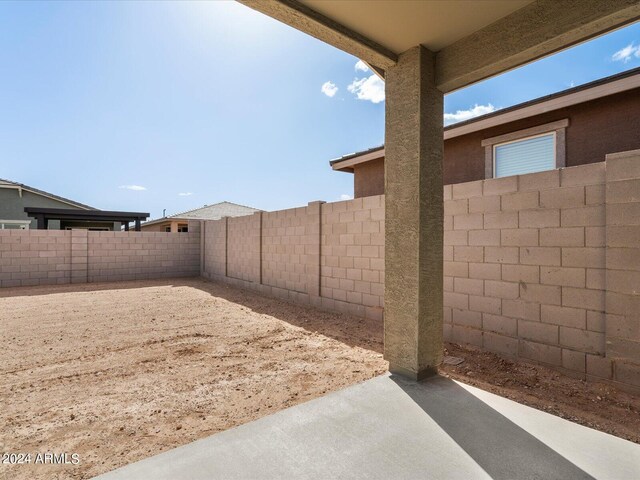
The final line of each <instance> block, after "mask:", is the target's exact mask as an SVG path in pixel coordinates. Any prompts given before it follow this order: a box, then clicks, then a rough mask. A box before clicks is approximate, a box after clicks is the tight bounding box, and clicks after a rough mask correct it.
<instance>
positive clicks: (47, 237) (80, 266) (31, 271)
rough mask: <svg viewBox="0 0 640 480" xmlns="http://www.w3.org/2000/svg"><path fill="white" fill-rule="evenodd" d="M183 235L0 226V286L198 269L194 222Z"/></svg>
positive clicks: (197, 229) (181, 273) (179, 273)
mask: <svg viewBox="0 0 640 480" xmlns="http://www.w3.org/2000/svg"><path fill="white" fill-rule="evenodd" d="M189 229H190V232H189V233H164V232H157V233H154V232H131V231H130V232H93V231H87V230H69V231H64V230H0V286H2V287H13V286H33V285H49V284H65V283H87V282H107V281H121V280H142V279H150V278H160V277H180V276H197V275H199V273H200V222H190V225H189Z"/></svg>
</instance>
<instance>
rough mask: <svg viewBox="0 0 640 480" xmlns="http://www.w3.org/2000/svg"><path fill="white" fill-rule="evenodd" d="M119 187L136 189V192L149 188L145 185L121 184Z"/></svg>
mask: <svg viewBox="0 0 640 480" xmlns="http://www.w3.org/2000/svg"><path fill="white" fill-rule="evenodd" d="M118 188H122V189H124V190H134V191H136V192H141V191H142V190H146V189H147V187H143V186H141V185H120V186H119V187H118Z"/></svg>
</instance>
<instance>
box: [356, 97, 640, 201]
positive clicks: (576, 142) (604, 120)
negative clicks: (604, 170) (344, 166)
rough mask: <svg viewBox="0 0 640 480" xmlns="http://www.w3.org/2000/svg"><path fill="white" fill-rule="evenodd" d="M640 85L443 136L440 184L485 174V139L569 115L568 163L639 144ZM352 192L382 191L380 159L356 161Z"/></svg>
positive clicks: (598, 157) (592, 159) (361, 194)
mask: <svg viewBox="0 0 640 480" xmlns="http://www.w3.org/2000/svg"><path fill="white" fill-rule="evenodd" d="M638 112H640V89H635V90H631V91H628V92H623V93H618V94H615V95H609V96H607V97H602V98H598V99H596V100H592V101H588V102H584V103H580V104H577V105H573V106H571V107H567V108H562V109H559V110H554V111H551V112H548V113H545V114H542V115H535V116H532V117H529V118H524V119H522V120H516V121H513V122H509V123H506V124H504V125H499V126H496V127H492V128H488V129H485V130H481V131H478V132H472V133H468V134H466V135H461V136H459V137H453V138H450V139H447V140H445V141H444V164H443V168H444V170H443V183H444V185H451V184H457V183H465V182H472V181H476V180H483V179H484V178H485V148H484V147H483V146H482V145H481V143H482V141H483V140H485V139H487V138H492V137H497V136H499V135H504V134H508V133H512V132H517V131H519V130H524V129H527V128H531V127H535V126H538V125H545V124H548V123H551V122H554V121H557V120H563V119H568V120H569V126H568V127H567V128H566V166H567V167H574V166H577V165H586V164H589V163H596V162H602V161H604V158H605V155H607V154H608V153H614V152H625V151H630V150H635V149H638V148H640V134H638V132H640V115H638ZM353 170H354V173H353V174H354V196H355V197H356V198H358V197H364V196H368V195H381V194H383V193H384V160H383V159H378V160H373V161H370V162H366V163H362V164H358V165H354V167H353Z"/></svg>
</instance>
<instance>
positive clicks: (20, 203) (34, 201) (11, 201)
mask: <svg viewBox="0 0 640 480" xmlns="http://www.w3.org/2000/svg"><path fill="white" fill-rule="evenodd" d="M24 207H41V208H69V209H72V210H80V209H79V208H78V207H74V206H72V205H69V204H68V203H64V202H61V201H59V200H55V199H53V198H49V197H45V196H42V195H36V194H35V193H31V192H28V191H26V190H22V197H20V194H19V191H18V190H17V189H14V188H0V219H2V220H31V226H30V227H29V228H34V229H35V228H36V227H37V224H36V220H35V219H33V218H31V217H29V216H28V215H27V214H26V213H25V211H24ZM59 228H60V221H59V220H52V221H50V222H49V229H51V230H58V229H59Z"/></svg>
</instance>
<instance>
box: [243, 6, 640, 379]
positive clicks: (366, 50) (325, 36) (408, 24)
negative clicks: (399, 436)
mask: <svg viewBox="0 0 640 480" xmlns="http://www.w3.org/2000/svg"><path fill="white" fill-rule="evenodd" d="M238 1H239V2H240V3H243V4H245V5H247V6H249V7H251V8H252V9H254V10H257V11H259V12H262V13H264V14H266V15H269V16H271V17H273V18H275V19H277V20H280V21H282V22H284V23H286V24H287V25H290V26H291V27H294V28H296V29H298V30H300V31H302V32H305V33H307V34H309V35H311V36H313V37H316V38H318V39H320V40H322V41H324V42H326V43H328V44H330V45H333V46H334V47H337V48H339V49H341V50H344V51H345V52H347V53H350V54H352V55H355V56H356V57H358V58H360V59H361V60H363V61H364V62H366V63H368V64H369V65H371V66H372V67H375V69H376V73H378V74H382V71H384V78H385V92H386V101H385V111H386V115H385V294H384V309H385V311H384V355H385V358H386V359H387V360H388V361H389V370H390V371H391V372H393V373H398V374H401V375H404V376H407V377H410V378H413V379H420V378H423V377H425V376H428V375H432V374H433V373H435V372H437V368H438V366H439V364H440V363H441V362H442V348H443V297H444V295H443V292H444V290H443V239H444V213H443V195H442V160H443V144H444V140H443V136H444V130H443V108H444V94H445V93H449V92H452V91H454V90H457V89H460V88H463V87H465V86H468V85H470V84H472V83H475V82H478V81H480V80H483V79H486V78H489V77H491V76H494V75H497V74H499V73H502V72H505V71H507V70H510V69H513V68H516V67H518V66H521V65H524V64H526V63H529V62H532V61H534V60H537V59H539V58H542V57H544V56H546V55H550V54H552V53H554V52H557V51H559V50H562V49H564V48H567V47H570V46H572V45H575V44H577V43H580V42H583V41H585V40H588V39H590V38H593V37H596V36H598V35H602V34H604V33H606V32H608V31H610V30H613V29H616V28H619V27H622V26H624V25H626V24H629V23H632V22H634V21H636V20H638V19H640V2H638V1H637V0H606V1H602V0H535V1H532V0H483V1H476V0H459V1H455V2H453V1H448V0H433V1H429V2H416V1H409V0H397V1H392V0H378V1H371V2H366V3H365V2H355V1H345V0H238Z"/></svg>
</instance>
